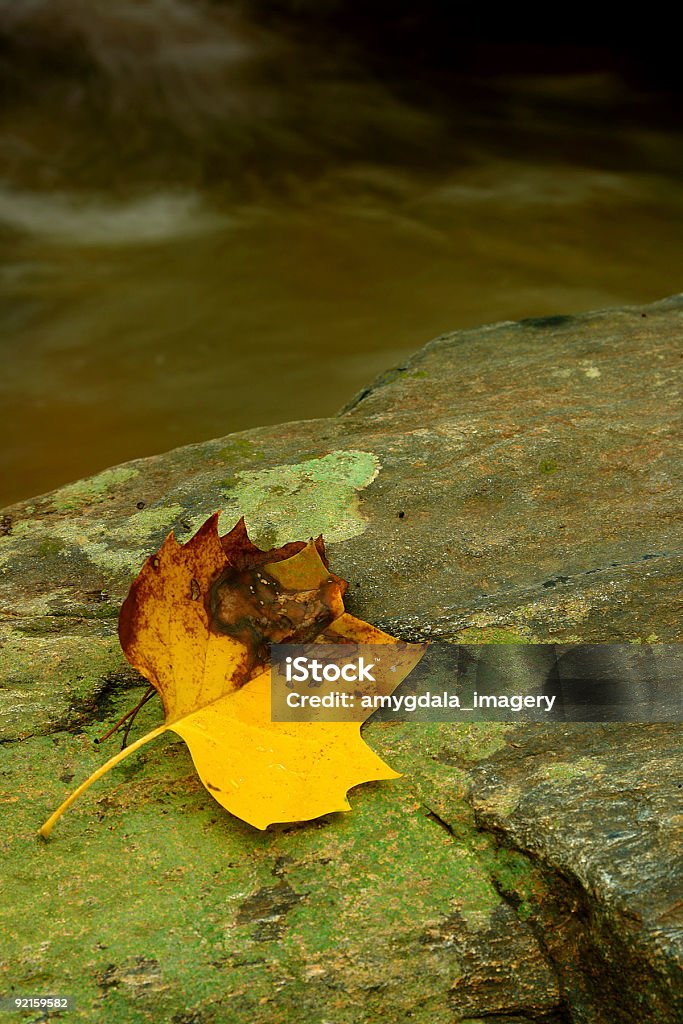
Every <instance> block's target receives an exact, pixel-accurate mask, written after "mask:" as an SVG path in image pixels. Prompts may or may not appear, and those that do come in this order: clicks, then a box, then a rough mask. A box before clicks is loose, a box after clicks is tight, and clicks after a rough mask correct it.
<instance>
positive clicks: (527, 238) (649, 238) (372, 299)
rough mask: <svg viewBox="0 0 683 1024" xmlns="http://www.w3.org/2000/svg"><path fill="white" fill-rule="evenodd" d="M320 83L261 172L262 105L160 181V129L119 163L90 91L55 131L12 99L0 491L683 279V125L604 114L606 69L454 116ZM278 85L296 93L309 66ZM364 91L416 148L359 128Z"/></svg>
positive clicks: (274, 411) (513, 85) (521, 87)
mask: <svg viewBox="0 0 683 1024" xmlns="http://www.w3.org/2000/svg"><path fill="white" fill-rule="evenodd" d="M287 54H289V56H287ZM288 59H292V58H291V53H290V52H289V51H286V56H285V57H284V58H283V57H278V61H280V62H281V63H283V65H284V66H287V60H288ZM278 66H280V64H278ZM271 78H272V75H271ZM254 80H256V81H259V79H258V75H256V76H255V77H254V78H253V79H252V81H251V83H250V85H249V88H248V89H247V90H246V93H247V98H248V100H249V102H248V103H247V102H246V101H245V104H246V109H247V113H249V111H250V110H252V108H253V96H254V86H253V81H254ZM335 82H336V83H337V88H336V90H335V88H334V85H335ZM330 83H331V84H330ZM327 84H328V93H326V94H325V95H323V96H322V98H320V97H319V98H318V100H316V104H313V107H314V108H315V109H314V116H313V115H311V109H312V107H311V103H309V104H308V106H306V108H305V110H304V113H303V114H302V115H301V124H300V125H299V126H297V127H296V129H295V128H292V127H291V125H290V129H288V131H290V134H289V136H288V135H287V132H284V136H285V137H284V138H283V137H281V135H279V136H278V137H277V138H276V139H274V140H273V154H274V155H273V160H272V166H271V165H270V164H269V161H268V131H269V130H272V131H273V132H275V131H276V128H277V125H276V122H275V121H273V120H272V119H271V120H269V119H268V118H266V123H265V125H264V121H263V118H261V120H260V121H259V132H260V133H261V135H260V136H259V140H258V143H257V144H254V148H253V150H251V151H250V153H249V154H248V155H247V156H245V155H244V153H242V154H241V155H240V154H237V155H236V156H235V155H234V153H233V152H232V151H231V153H230V154H229V155H228V156H225V154H224V156H225V163H224V164H222V165H220V161H219V165H220V166H219V168H218V170H215V163H214V164H213V165H212V166H213V167H214V171H213V173H212V174H207V172H206V168H207V157H206V153H205V151H204V149H202V147H203V146H205V143H206V131H208V130H209V129H208V128H207V126H206V125H205V124H200V125H199V127H198V128H197V131H198V132H199V134H200V135H201V136H202V138H201V139H200V141H199V142H197V143H196V146H195V148H194V149H193V147H192V145H189V144H188V147H187V148H186V149H184V150H182V152H180V151H179V150H178V146H177V139H175V137H174V140H173V146H174V147H175V149H174V152H175V155H176V156H177V158H178V159H177V160H175V161H174V160H173V159H171V158H169V161H168V166H171V167H172V169H173V173H168V174H163V173H157V174H156V180H155V160H157V164H158V159H157V157H158V146H157V145H156V143H155V137H154V135H153V134H148V135H145V134H144V133H143V135H142V142H141V143H140V148H139V153H138V154H137V156H136V155H135V154H134V153H133V154H132V155H131V154H130V153H127V154H126V157H125V160H123V158H122V160H121V162H120V163H117V159H116V139H114V142H112V140H111V138H108V139H107V140H106V141H107V144H106V145H105V144H104V143H102V144H100V143H101V139H98V140H96V142H97V144H95V143H94V142H93V138H92V134H88V133H86V132H85V127H84V126H87V124H88V120H87V119H88V117H89V116H91V113H92V112H90V113H88V112H87V111H86V113H85V114H84V113H83V112H82V104H81V106H80V107H79V106H78V104H76V106H77V107H78V110H79V113H78V116H77V117H76V118H75V120H74V119H71V121H70V120H69V118H68V117H67V118H66V120H65V123H64V124H61V125H60V124H59V123H55V122H54V121H53V120H51V118H50V116H49V113H50V110H49V103H48V101H47V100H45V103H46V104H47V109H46V110H42V108H41V107H40V103H39V101H38V100H36V99H35V98H34V99H33V100H32V102H31V103H30V104H28V103H23V104H22V103H17V104H15V106H14V107H13V108H12V109H11V112H10V114H9V115H8V116H7V117H6V118H5V122H4V135H3V138H2V142H3V151H4V152H5V154H9V156H10V159H9V162H8V173H7V175H6V177H5V183H4V186H3V187H2V189H0V222H2V221H4V222H5V225H6V227H5V230H4V232H3V233H2V234H1V235H0V244H1V245H2V250H3V256H4V265H3V269H2V277H1V280H0V284H1V287H2V328H3V330H2V343H1V344H2V347H1V350H0V351H1V356H2V368H3V372H2V376H1V379H0V402H1V404H2V410H3V413H2V415H3V446H2V450H1V452H0V506H2V505H3V504H6V503H10V502H11V501H13V500H17V499H20V498H22V497H27V496H30V495H31V494H35V493H40V492H43V491H45V490H47V489H49V488H52V487H54V486H57V485H59V484H61V483H65V482H67V481H69V480H72V479H75V478H78V477H81V476H83V475H85V474H88V473H91V472H94V471H96V470H98V469H101V468H104V467H105V466H108V465H111V464H114V463H117V462H120V461H123V460H126V459H130V458H134V457H137V456H142V455H147V454H152V453H155V452H160V451H163V450H166V449H168V448H171V447H173V446H176V445H180V444H184V443H187V442H191V441H198V440H202V439H206V438H209V437H214V436H220V435H223V434H226V433H228V432H230V431H235V430H243V429H246V428H248V427H252V426H257V425H260V424H267V423H274V422H278V421H284V420H291V419H306V418H311V417H316V416H326V415H330V414H332V413H334V412H335V411H336V410H337V409H338V408H339V407H340V406H341V405H343V404H344V403H345V402H346V401H347V400H348V399H349V398H350V397H351V396H352V395H353V394H354V392H356V391H357V390H358V389H359V388H360V387H362V386H363V385H364V384H366V383H367V382H368V381H370V380H371V379H372V378H373V376H375V375H376V374H377V373H379V372H380V371H381V370H383V369H385V368H387V367H389V366H391V365H392V364H395V363H397V362H399V361H400V360H401V359H403V358H404V357H405V356H406V355H408V354H409V353H410V352H412V351H414V350H415V349H416V348H418V347H419V346H421V345H422V344H423V343H424V342H426V341H427V340H429V338H431V337H433V336H435V335H436V334H439V333H441V332H444V331H449V330H455V329H458V328H462V327H467V326H472V325H476V324H480V323H484V322H487V321H495V320H501V319H514V318H519V317H526V316H543V315H552V314H558V313H571V312H577V311H581V310H587V309H591V308H595V307H600V306H608V305H613V304H623V303H639V302H645V301H649V300H653V299H657V298H660V297H663V296H664V295H667V294H670V293H673V292H675V291H678V290H680V288H681V276H680V267H681V263H682V260H681V256H682V255H683V232H682V230H681V228H682V226H683V216H682V214H683V188H682V187H681V174H680V171H681V168H682V167H683V155H682V154H681V148H680V140H679V138H678V137H677V136H676V134H675V133H673V132H672V131H671V130H670V129H669V128H667V127H662V126H659V127H657V126H653V125H652V124H650V123H649V122H648V117H647V116H646V115H647V112H648V110H649V109H651V107H650V106H648V105H647V104H646V105H645V113H644V114H643V116H641V117H640V118H635V119H634V118H632V117H631V118H626V119H624V118H622V119H619V118H616V120H615V118H614V116H613V115H614V110H615V95H617V96H618V97H620V99H621V101H622V107H623V99H624V96H625V95H627V94H628V91H627V90H626V91H625V88H626V87H624V86H623V84H622V83H620V82H618V81H617V80H616V79H615V78H614V76H613V75H604V74H603V75H600V76H595V75H593V76H588V77H577V76H567V77H564V78H562V79H559V78H554V79H539V80H529V81H522V80H520V79H516V80H515V81H514V82H512V81H510V82H498V83H497V84H496V96H497V97H498V99H500V97H501V96H505V104H504V105H503V106H502V107H501V105H500V104H498V105H497V106H496V105H494V109H493V110H492V109H491V106H490V104H489V105H488V106H487V105H486V104H483V105H481V102H480V100H476V101H471V100H468V101H467V103H465V104H464V105H462V104H461V108H459V109H461V111H465V114H463V116H461V118H460V121H459V122H458V121H457V119H456V121H454V119H449V118H445V117H444V116H443V103H442V102H440V103H439V104H437V103H434V104H433V105H432V106H430V103H426V104H425V103H423V104H422V105H421V106H420V108H419V110H417V108H416V107H415V105H414V104H413V105H406V104H403V103H402V102H400V103H397V104H394V103H393V101H390V100H389V99H388V98H387V96H384V97H383V99H382V102H379V101H378V99H377V97H378V95H380V94H379V93H378V86H377V83H376V81H375V80H374V79H372V77H371V76H370V75H368V78H367V81H366V82H364V81H363V79H362V76H360V77H359V75H358V73H357V72H356V73H355V75H354V79H353V88H352V90H351V93H352V95H353V97H354V99H353V102H350V95H351V93H349V88H348V86H349V83H348V76H346V77H345V76H344V75H342V74H339V75H338V77H337V79H335V75H334V74H330V75H328V83H327ZM209 85H211V83H209ZM220 88H224V83H223V84H222V85H221V86H220ZM268 88H269V89H270V88H272V82H271V81H270V80H269V85H268ZM453 88H454V90H455V91H457V86H456V85H454V86H453ZM276 91H277V93H278V103H279V104H284V105H285V106H286V105H287V101H288V98H289V100H290V101H291V103H292V105H293V106H295V107H296V103H299V102H300V99H301V95H302V93H301V80H300V78H298V77H296V76H294V82H293V84H292V85H291V92H290V94H289V96H288V94H287V93H286V90H285V93H284V98H283V94H282V88H281V84H280V83H278V87H277V90H276ZM258 94H259V96H261V97H262V96H263V95H270V94H269V93H268V90H267V89H266V88H265V86H263V83H262V82H261V83H260V85H259V90H258ZM628 95H630V94H628ZM340 96H341V100H340ZM209 98H210V99H211V94H210V90H209ZM294 99H296V103H294ZM646 99H647V101H648V103H649V104H651V103H652V102H653V101H652V98H651V97H650V98H647V97H646ZM62 100H63V97H60V103H62ZM430 102H431V101H430ZM250 104H252V106H251V107H250ZM383 104H384V105H383ZM478 104H479V105H478ZM200 106H201V109H202V110H203V111H205V110H206V95H203V97H202V102H201V104H200ZM369 106H370V107H372V108H373V110H374V112H375V113H374V114H373V117H376V118H377V119H379V120H380V121H381V119H382V115H383V114H384V115H385V117H386V120H389V121H391V138H392V140H393V144H394V145H393V149H394V150H398V151H399V154H400V151H401V145H400V143H401V142H402V140H403V142H404V143H405V146H404V149H405V160H404V161H402V160H401V159H400V155H399V157H398V158H397V155H396V152H395V151H392V153H391V155H390V158H388V157H387V156H386V153H385V152H384V151H383V150H384V141H383V140H382V139H379V140H377V139H375V141H374V142H373V141H372V138H369V137H368V109H367V108H368V107H369ZM437 107H438V108H439V109H438V110H437ZM622 107H619V104H617V109H622ZM629 109H631V108H629ZM558 110H559V111H560V115H558ZM568 111H569V113H567V112H568ZM389 112H390V117H389ZM342 114H343V116H342ZM190 115H191V112H190V114H188V110H187V109H186V108H184V109H183V110H181V111H180V112H179V113H178V116H177V119H176V122H175V124H176V125H177V124H178V123H179V122H180V123H182V124H183V125H184V126H185V127H187V124H188V121H187V119H188V117H189V116H190ZM465 115H466V116H465ZM117 116H119V115H117ZM126 116H127V115H126V114H125V111H124V114H123V115H121V117H122V121H121V122H120V123H122V124H124V125H125V123H126ZM269 116H270V115H269ZM129 117H130V118H132V117H133V112H132V111H131V112H129ZM254 117H255V119H256V120H259V117H260V113H257V114H255V115H254ZM326 118H327V121H328V122H329V127H328V129H327V130H328V133H329V140H328V142H326V141H325V139H324V138H322V137H321V132H320V125H321V124H323V123H325V119H326ZM294 120H295V119H294ZM294 120H293V121H292V122H291V124H292V125H293V124H294ZM370 121H372V118H370ZM117 123H118V122H117ZM457 124H460V127H461V131H460V132H458V131H457V130H456V129H457ZM312 125H313V126H314V127H312ZM90 126H91V127H92V121H91V122H90ZM314 129H315V130H314ZM344 132H346V136H344ZM370 136H372V132H370ZM313 137H314V138H315V147H314V148H315V159H312V158H311V159H305V158H303V157H302V153H304V151H305V148H306V143H307V140H309V139H310V138H313ZM126 138H128V136H126ZM348 139H350V140H351V141H350V142H349V141H348ZM45 140H48V141H47V142H46V141H45ZM55 140H57V141H59V140H61V142H60V145H58V146H57V149H56V150H55V145H56V143H55ZM193 145H195V144H194V143H193ZM224 145H225V147H226V153H227V152H228V150H227V147H228V143H227V142H226V143H225V144H224ZM41 146H42V148H41ZM423 146H424V147H427V148H425V149H424V152H423V153H422V156H420V152H421V147H423ZM46 147H47V148H49V150H50V153H51V154H54V153H55V152H57V157H58V158H57V157H54V158H53V157H46V155H45V150H46ZM24 151H27V152H28V153H29V154H30V155H31V158H30V159H29V158H27V159H24V156H23V155H22V154H23V153H24ZM36 152H37V153H38V159H37V160H36V159H33V157H34V156H35V154H36ZM79 153H82V154H88V160H89V161H90V164H88V166H90V167H91V172H90V177H91V179H92V181H91V182H89V180H88V173H87V171H85V170H83V168H82V167H81V166H80V164H78V159H77V157H78V154H79ZM65 154H66V155H65ZM74 154H76V156H74ZM83 159H84V162H86V163H87V161H86V160H85V156H84V157H83ZM74 161H76V162H75V163H74ZM107 161H109V164H107ZM74 166H76V167H77V169H78V170H79V173H78V174H76V173H74V174H73V175H71V174H70V170H69V169H70V168H71V167H74ZM108 166H109V169H110V170H111V173H110V174H109V175H107V173H106V170H107V167H108ZM41 168H42V170H41ZM45 168H47V169H48V171H45ZM103 168H104V170H103ZM226 168H227V169H226ZM157 170H158V168H157ZM39 172H40V173H39ZM195 172H196V173H195ZM71 182H75V184H73V185H72V184H70V183H71Z"/></svg>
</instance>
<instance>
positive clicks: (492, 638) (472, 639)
mask: <svg viewBox="0 0 683 1024" xmlns="http://www.w3.org/2000/svg"><path fill="white" fill-rule="evenodd" d="M453 643H456V644H530V643H533V639H532V638H531V636H530V635H529V633H528V632H526V631H524V630H521V629H506V628H503V627H499V626H467V627H466V628H465V629H461V630H459V632H457V633H456V634H455V636H454V637H453Z"/></svg>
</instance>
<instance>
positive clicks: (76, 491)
mask: <svg viewBox="0 0 683 1024" xmlns="http://www.w3.org/2000/svg"><path fill="white" fill-rule="evenodd" d="M138 473H139V470H137V469H134V468H133V467H132V466H116V467H115V468H114V469H105V470H104V472H102V473H97V474H96V475H95V476H90V477H87V478H86V479H85V480H77V481H76V483H73V484H67V486H66V487H61V488H60V489H59V490H58V491H55V493H54V494H53V496H52V506H53V508H54V509H55V511H57V512H75V511H77V510H79V509H82V508H84V507H85V506H87V505H93V504H95V503H97V502H100V501H103V500H104V499H105V498H107V497H108V496H109V494H110V493H111V492H112V490H114V488H115V487H118V486H119V485H120V484H123V483H125V482H126V481H127V480H130V479H132V477H134V476H137V475H138Z"/></svg>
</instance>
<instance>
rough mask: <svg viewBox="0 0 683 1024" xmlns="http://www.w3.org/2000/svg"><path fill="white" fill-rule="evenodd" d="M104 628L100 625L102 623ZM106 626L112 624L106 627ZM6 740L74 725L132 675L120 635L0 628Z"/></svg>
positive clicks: (0, 711) (0, 727) (0, 713)
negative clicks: (115, 684) (109, 690)
mask: <svg viewBox="0 0 683 1024" xmlns="http://www.w3.org/2000/svg"><path fill="white" fill-rule="evenodd" d="M98 625H99V623H98ZM104 625H105V626H106V624H104ZM0 660H1V662H2V688H1V689H0V738H1V739H3V740H9V739H18V738H23V737H26V736H31V735H36V734H38V733H45V732H50V731H53V730H54V729H57V728H60V727H61V728H63V727H64V726H67V725H74V724H76V723H78V722H81V721H83V720H84V718H85V717H86V716H87V715H89V714H92V712H93V710H94V708H95V704H96V701H97V697H98V695H99V694H101V693H102V692H103V691H104V690H105V688H106V687H107V686H108V685H109V684H110V683H111V682H113V681H115V680H117V679H120V680H124V679H126V678H129V677H130V672H131V670H130V669H129V667H128V666H127V663H126V662H125V660H124V658H123V654H122V652H121V648H120V645H119V642H118V638H117V637H116V636H106V635H105V636H93V635H92V631H89V634H88V635H85V636H77V635H68V634H67V635H56V636H55V635H41V633H40V632H34V633H33V634H31V635H22V634H21V633H16V632H14V631H13V630H11V629H10V628H9V627H7V626H4V627H3V628H2V630H0Z"/></svg>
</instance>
